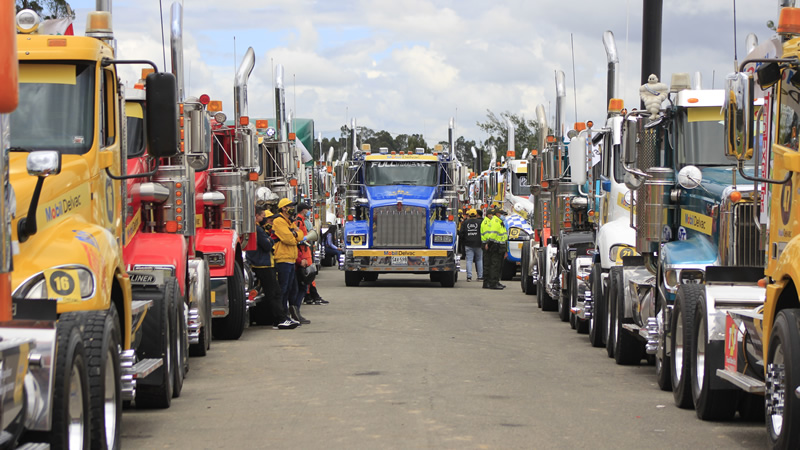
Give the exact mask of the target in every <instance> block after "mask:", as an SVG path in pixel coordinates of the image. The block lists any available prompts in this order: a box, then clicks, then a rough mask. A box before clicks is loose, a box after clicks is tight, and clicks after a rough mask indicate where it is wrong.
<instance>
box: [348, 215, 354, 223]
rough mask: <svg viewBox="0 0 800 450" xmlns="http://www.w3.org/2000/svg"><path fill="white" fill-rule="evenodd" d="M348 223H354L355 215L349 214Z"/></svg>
mask: <svg viewBox="0 0 800 450" xmlns="http://www.w3.org/2000/svg"><path fill="white" fill-rule="evenodd" d="M347 221H348V222H352V221H353V215H352V214H348V215H347Z"/></svg>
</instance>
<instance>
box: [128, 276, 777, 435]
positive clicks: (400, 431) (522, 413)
mask: <svg viewBox="0 0 800 450" xmlns="http://www.w3.org/2000/svg"><path fill="white" fill-rule="evenodd" d="M463 275H464V274H463V273H462V276H461V277H460V279H459V282H458V283H457V284H456V287H455V288H450V289H448V288H441V287H439V285H438V283H437V284H434V283H430V282H428V281H427V277H423V276H412V275H382V276H381V278H380V279H379V280H378V281H377V282H374V283H362V284H361V286H360V287H358V288H347V287H345V286H344V276H343V274H342V273H341V272H338V271H337V270H335V269H333V268H324V269H323V271H322V273H321V274H320V276H319V278H318V285H319V290H320V293H321V294H322V296H323V297H324V298H326V299H328V300H330V302H331V303H330V304H329V305H321V306H304V307H303V308H302V313H303V315H304V316H306V317H307V318H309V319H311V321H312V323H311V324H310V325H304V326H302V327H299V328H297V329H295V330H273V329H272V328H269V327H251V328H249V329H248V330H246V331H245V333H244V335H243V336H242V338H241V339H239V340H238V341H232V342H225V341H214V342H213V343H212V348H211V352H210V353H209V355H208V356H207V357H205V358H192V359H191V369H190V371H189V373H188V375H187V379H186V382H185V384H184V388H183V394H182V396H181V397H180V398H178V399H174V400H173V403H172V407H171V408H170V409H168V410H161V411H137V410H129V411H126V412H125V413H124V415H123V423H122V433H123V445H124V446H125V447H126V448H143V449H157V448H192V449H195V450H196V449H212V448H213V449H216V448H298V449H314V448H324V449H362V448H363V449H375V448H404V449H406V448H436V449H438V448H451V449H462V448H480V449H484V448H490V449H495V448H501V449H508V448H570V449H571V448H591V449H599V448H609V449H612V448H613V449H622V448H724V449H735V448H764V447H765V446H766V435H765V430H764V424H763V423H752V422H742V421H738V420H737V421H734V422H722V423H714V422H702V421H700V420H699V419H697V417H696V416H695V413H694V411H691V410H681V409H678V408H677V407H675V406H674V404H673V401H672V394H671V393H669V392H663V391H661V390H659V388H658V386H657V385H656V382H655V376H654V368H653V366H647V365H644V364H643V365H641V366H638V367H629V366H626V367H624V366H617V365H615V363H614V361H613V360H612V359H609V358H608V357H607V356H606V353H605V350H604V349H602V350H601V349H597V348H592V347H591V346H590V345H589V342H588V337H587V336H586V335H579V334H577V333H576V332H575V331H574V330H572V329H571V328H570V327H569V325H568V324H566V323H563V322H561V321H559V320H558V318H557V315H556V313H550V312H542V311H541V310H539V309H538V308H537V307H536V297H534V296H525V295H524V294H522V293H521V291H520V289H519V282H518V281H513V282H505V283H506V284H507V285H508V288H507V289H505V290H504V291H489V290H483V289H481V285H480V283H476V282H472V283H467V282H466V280H465V278H466V277H465V276H463Z"/></svg>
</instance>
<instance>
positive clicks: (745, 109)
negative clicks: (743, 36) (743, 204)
mask: <svg viewBox="0 0 800 450" xmlns="http://www.w3.org/2000/svg"><path fill="white" fill-rule="evenodd" d="M778 77H780V75H778ZM725 96H726V99H725V155H726V156H727V157H728V158H730V159H734V160H738V161H745V160H749V159H751V158H752V157H753V128H754V117H753V97H754V88H753V74H751V73H746V72H739V73H735V74H732V75H730V76H728V78H727V79H726V80H725Z"/></svg>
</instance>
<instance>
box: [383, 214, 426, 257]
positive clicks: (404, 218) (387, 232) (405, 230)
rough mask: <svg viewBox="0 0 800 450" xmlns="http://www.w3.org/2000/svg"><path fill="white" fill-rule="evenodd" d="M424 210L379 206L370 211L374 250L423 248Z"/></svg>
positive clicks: (424, 243)
mask: <svg viewBox="0 0 800 450" xmlns="http://www.w3.org/2000/svg"><path fill="white" fill-rule="evenodd" d="M426 222H427V214H426V211H425V208H422V207H419V206H403V207H402V209H401V210H400V211H398V210H397V207H396V206H381V207H378V208H375V209H373V211H372V227H373V228H372V230H373V236H372V238H373V241H372V242H373V246H374V247H375V248H397V247H399V248H425V247H426V246H427V245H426V244H427V242H426V236H425V223H426Z"/></svg>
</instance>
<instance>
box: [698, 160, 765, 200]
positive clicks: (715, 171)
mask: <svg viewBox="0 0 800 450" xmlns="http://www.w3.org/2000/svg"><path fill="white" fill-rule="evenodd" d="M700 171H701V172H702V173H703V181H702V183H701V186H702V187H698V188H696V189H694V191H695V192H693V194H694V195H698V196H701V197H703V196H709V194H710V195H711V197H712V198H713V199H714V201H716V202H717V203H719V202H720V200H721V199H722V196H723V194H724V191H725V189H727V188H728V187H729V186H732V185H733V184H734V181H733V176H734V174H735V175H736V182H735V184H736V185H737V186H741V187H742V188H745V189H747V188H750V189H752V186H753V182H752V181H748V180H745V179H744V178H743V177H742V176H741V175H740V174H739V172H738V170H737V169H736V167H703V168H701V169H700ZM745 173H746V174H748V175H752V174H753V168H752V167H750V168H746V169H745ZM703 188H705V189H703Z"/></svg>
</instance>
